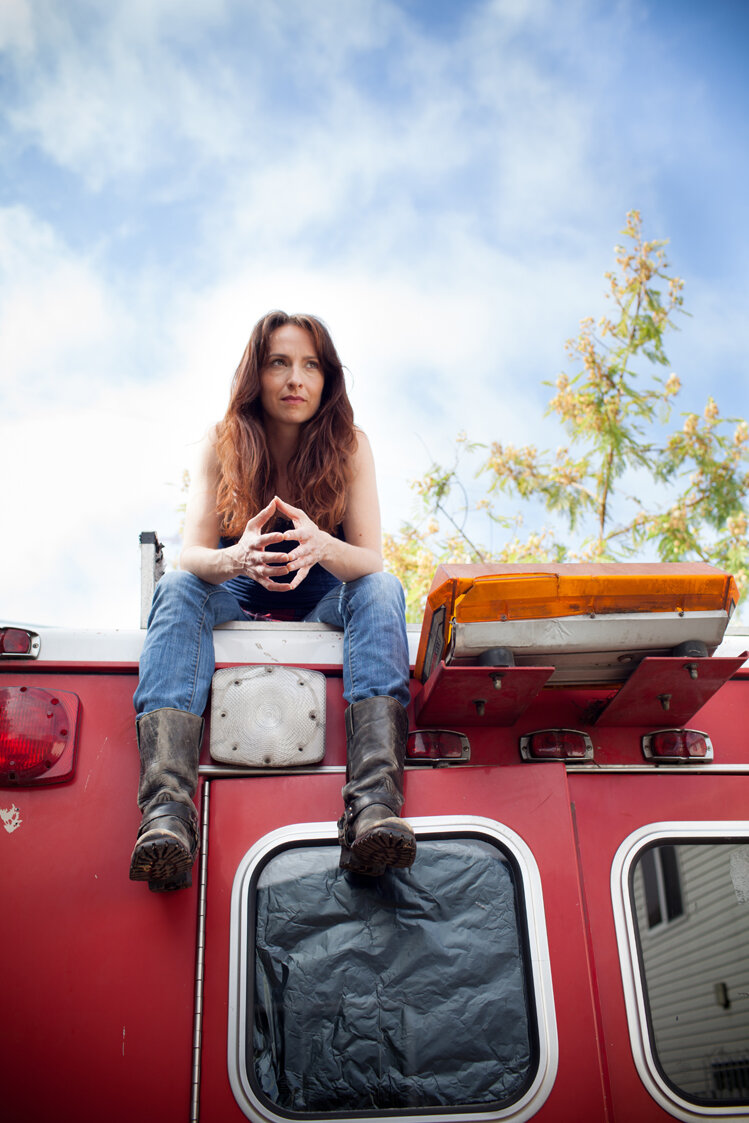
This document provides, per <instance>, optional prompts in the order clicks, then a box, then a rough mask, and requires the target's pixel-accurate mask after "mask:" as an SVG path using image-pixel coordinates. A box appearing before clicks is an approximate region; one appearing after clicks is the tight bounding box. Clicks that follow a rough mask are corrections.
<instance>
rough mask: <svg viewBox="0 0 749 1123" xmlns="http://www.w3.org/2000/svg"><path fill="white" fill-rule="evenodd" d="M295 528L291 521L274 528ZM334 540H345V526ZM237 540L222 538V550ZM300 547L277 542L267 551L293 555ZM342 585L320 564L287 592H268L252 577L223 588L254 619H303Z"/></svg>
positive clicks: (283, 579) (281, 581)
mask: <svg viewBox="0 0 749 1123" xmlns="http://www.w3.org/2000/svg"><path fill="white" fill-rule="evenodd" d="M292 525H293V524H292V523H290V522H284V523H282V524H279V526H278V527H276V528H274V529H278V530H281V531H285V530H291V528H292ZM335 537H336V538H340V539H341V540H343V527H342V526H339V527H337V529H336V532H335ZM237 541H238V539H236V538H221V539H220V541H219V547H220V549H222V550H225V549H226V547H227V546H233V545H234V544H235V543H236V542H237ZM298 545H299V543H298V542H293V541H289V542H276V543H273V544H272V545H270V546H268V548H267V551H266V552H267V553H270V552H271V551H274V552H276V553H279V552H280V553H290V552H291V551H292V550H293V549H295V547H296V546H298ZM293 579H294V574H293V573H292V574H287V573H284V574H281V576H279V577H273V578H271V580H272V581H276V582H278V583H279V584H286V583H287V582H288V581H291V580H293ZM340 584H341V582H340V581H339V580H338V578H337V577H334V576H333V574H332V573H329V572H328V570H327V569H324V568H323V567H322V566H321V565H313V566H312V568H311V569H310V571H309V573H308V574H307V576H306V577H305V578H304V580H303V581H302V582H301V584H300V585H298V586H297V587H296V589H291V590H290V591H288V592H285V593H284V592H279V593H274V592H273V591H272V590H271V589H266V588H265V586H264V585H259V584H258V582H257V581H253V579H252V578H251V577H243V576H240V577H232V578H231V580H229V581H225V582H224V588H225V589H228V591H229V592H230V593H232V594H233V595H234V596H235V597H236V598H237V600H238V601H239V603H240V605H241V606H242V608H243V609H244V610H245V612H247V613H249V614H250V615H252V616H260V617H270V618H271V619H273V620H303V619H304V617H305V616H306V615H307V613H309V612H311V611H312V609H313V608H314V607H315V605H316V604H317V603H318V602H319V601H321V600H322V598H323V597H324V596H325V594H326V593H329V592H330V590H331V589H335V587H336V586H337V585H340Z"/></svg>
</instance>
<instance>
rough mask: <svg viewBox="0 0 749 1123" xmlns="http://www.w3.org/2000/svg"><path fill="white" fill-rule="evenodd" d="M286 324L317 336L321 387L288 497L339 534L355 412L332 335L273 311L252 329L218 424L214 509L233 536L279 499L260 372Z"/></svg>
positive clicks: (291, 470) (307, 320)
mask: <svg viewBox="0 0 749 1123" xmlns="http://www.w3.org/2000/svg"><path fill="white" fill-rule="evenodd" d="M286 324H293V325H295V326H296V327H298V328H302V330H303V331H306V332H309V334H310V335H311V336H312V339H313V340H314V343H315V351H316V352H317V357H318V359H319V360H320V364H321V366H322V372H323V376H324V383H323V391H322V398H321V401H320V407H319V409H318V410H317V413H316V414H315V415H314V417H311V418H310V420H309V421H307V422H305V424H304V425H303V426H302V427H301V431H300V435H299V447H298V449H297V451H296V452H295V454H294V456H293V457H292V459H291V461H290V462H289V465H288V469H287V474H288V480H289V487H290V491H291V494H290V495H288V496H283V498H284V499H286V501H287V502H289V503H291V504H293V505H294V506H295V507H301V508H302V510H303V511H305V512H306V513H307V514H308V515H309V517H310V518H311V519H312V520H313V521H314V522H315V523H317V525H318V526H319V527H320V528H321V529H322V530H327V531H328V532H331V531H334V530H335V528H336V527H337V526H338V524H339V523H340V522H341V519H342V518H343V514H344V512H345V509H346V487H347V482H348V473H347V466H348V459H349V456H350V454H351V451H352V449H353V447H354V444H355V440H356V437H355V431H354V412H353V410H352V408H351V403H350V401H349V399H348V394H347V393H346V383H345V380H344V376H343V367H342V366H341V360H340V359H339V358H338V353H337V351H336V349H335V346H334V345H333V340H332V339H331V338H330V332H329V331H328V329H327V328H326V326H325V324H323V323H322V321H321V320H318V319H317V317H315V316H308V315H293V316H289V315H288V314H287V313H286V312H278V311H276V312H268V314H267V315H265V316H263V317H262V319H260V320H258V322H257V323H256V324H255V327H254V328H253V329H252V335H251V336H250V340H249V343H248V344H247V346H246V348H245V351H244V355H243V356H242V361H241V362H240V364H239V366H238V367H237V369H236V372H235V374H234V378H233V380H232V384H231V394H230V397H229V406H228V409H227V411H226V415H225V416H224V419H223V421H221V422H220V423H219V426H218V438H217V443H216V448H217V452H218V458H219V464H220V468H221V476H220V480H219V485H218V495H217V504H216V505H217V510H218V513H219V516H220V517H221V524H222V533H223V534H225V535H227V536H228V537H239V535H241V534H242V532H243V530H244V528H245V526H246V524H247V522H248V520H249V519H251V518H252V517H253V516H254V515H256V514H257V512H258V511H260V510H262V508H263V507H265V506H267V504H268V503H270V501H271V499H272V498H273V496H274V494H275V490H276V488H275V483H276V481H275V470H274V467H273V462H272V460H271V457H270V452H269V450H268V441H267V437H266V432H265V425H264V419H263V407H262V405H261V402H260V373H261V371H262V369H263V367H264V366H265V363H266V360H267V357H268V349H269V346H270V337H271V334H272V333H273V332H274V331H275V330H276V328H281V327H284V326H285V325H286Z"/></svg>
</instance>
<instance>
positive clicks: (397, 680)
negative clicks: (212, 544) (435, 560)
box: [133, 570, 410, 715]
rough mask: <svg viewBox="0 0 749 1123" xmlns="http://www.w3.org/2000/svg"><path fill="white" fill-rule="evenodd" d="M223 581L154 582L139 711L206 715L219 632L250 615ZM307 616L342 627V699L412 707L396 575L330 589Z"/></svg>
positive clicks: (171, 576)
mask: <svg viewBox="0 0 749 1123" xmlns="http://www.w3.org/2000/svg"><path fill="white" fill-rule="evenodd" d="M246 619H247V614H246V613H245V612H244V611H243V610H242V607H241V605H240V603H239V601H238V600H237V598H236V597H235V596H234V595H233V594H232V593H230V592H228V591H227V590H226V589H225V588H224V587H223V585H210V584H208V582H207V581H201V579H200V578H199V577H195V576H194V575H193V574H192V573H187V572H185V571H183V570H172V571H170V572H168V573H165V574H164V576H163V577H162V578H161V580H160V581H159V583H158V585H157V586H156V591H155V593H154V596H153V604H152V606H151V615H150V616H149V619H148V633H147V635H146V639H145V643H144V644H143V652H142V655H141V660H140V681H139V683H138V688H137V690H136V691H135V697H134V699H133V701H134V703H135V711H136V713H137V714H138V715H140V714H146V713H150V712H151V711H152V710H159V709H162V708H163V707H170V708H172V709H175V710H187V711H189V712H190V713H193V714H198V715H200V714H202V713H203V710H204V709H205V706H206V703H207V701H208V692H209V690H210V687H211V678H212V677H213V672H214V669H215V658H214V652H213V629H214V627H215V625H216V624H224V623H226V622H227V621H228V620H246ZM305 619H306V620H307V621H309V622H314V623H321V624H333V625H334V626H335V627H337V628H343V696H344V698H345V699H346V701H347V702H360V701H362V699H364V698H374V697H379V696H380V695H387V696H389V697H391V698H395V699H397V701H399V702H400V703H401V704H402V705H403V706H406V705H408V701H409V697H410V693H409V689H408V679H409V666H408V641H407V638H406V616H405V599H404V596H403V589H402V587H401V584H400V581H399V580H398V578H397V577H393V575H392V574H390V573H371V574H369V575H368V576H366V577H360V578H359V579H358V580H357V581H346V582H345V583H343V584H341V585H337V586H336V587H335V588H334V589H331V591H330V592H329V593H326V594H325V596H324V597H323V598H322V600H320V601H319V602H318V603H317V605H316V606H315V608H314V609H313V610H312V612H310V613H308V615H307V616H306V617H305Z"/></svg>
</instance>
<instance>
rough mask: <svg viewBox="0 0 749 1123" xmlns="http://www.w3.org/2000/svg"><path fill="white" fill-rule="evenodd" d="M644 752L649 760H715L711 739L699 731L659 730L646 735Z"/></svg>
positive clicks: (643, 743)
mask: <svg viewBox="0 0 749 1123" xmlns="http://www.w3.org/2000/svg"><path fill="white" fill-rule="evenodd" d="M642 752H643V755H644V756H645V757H647V759H648V760H671V761H690V760H694V761H697V762H699V761H705V760H712V759H713V746H712V742H711V741H710V738H709V737H708V735H707V733H700V732H699V730H697V729H657V730H656V731H655V732H654V733H646V734H645V736H644V737H643V739H642Z"/></svg>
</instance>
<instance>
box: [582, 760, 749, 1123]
mask: <svg viewBox="0 0 749 1123" xmlns="http://www.w3.org/2000/svg"><path fill="white" fill-rule="evenodd" d="M687 773H688V770H686V772H685V774H684V775H674V774H673V773H662V772H661V773H657V774H656V773H653V774H648V775H642V774H639V775H627V774H618V775H615V776H607V777H606V781H605V783H603V784H602V783H601V781H600V778H599V777H597V776H594V775H591V776H584V775H579V774H577V775H573V776H570V777H569V787H570V795H571V797H572V800H573V803H574V807H575V818H576V824H577V833H578V841H579V849H580V860H581V866H582V868H583V869H584V871H585V905H586V910H587V913H588V916H589V921H590V940H591V947H592V949H593V956H594V963H595V972H596V980H597V992H598V1003H599V1009H600V1017H601V1024H602V1028H603V1033H604V1039H605V1041H606V1052H607V1065H608V1071H609V1079H610V1082H611V1094H612V1099H613V1103H614V1105H615V1106H616V1110H615V1111H614V1116H613V1118H614V1119H615V1120H621V1121H622V1123H628V1120H630V1119H636V1120H638V1123H661V1121H663V1120H664V1119H668V1118H671V1116H670V1115H669V1114H668V1113H667V1112H665V1111H664V1110H663V1109H662V1108H661V1107H659V1106H658V1105H657V1104H656V1102H655V1100H654V1099H652V1098H651V1096H650V1095H649V1093H648V1092H647V1091H646V1089H645V1087H644V1085H643V1083H642V1081H641V1080H640V1077H639V1075H638V1073H637V1070H636V1068H635V1064H634V1060H633V1057H632V1050H631V1047H630V1040H629V1030H628V1027H627V1018H626V1011H625V1006H624V995H623V990H622V980H621V973H620V966H619V955H618V950H617V943H616V933H615V929H614V920H613V914H612V906H611V889H610V879H611V866H612V862H613V859H614V855H615V854H616V851H617V849H618V848H619V846H620V844H621V843H622V842H623V841H624V839H625V838H627V837H628V836H629V835H631V834H632V833H633V832H634V831H635V830H637V829H638V827H641V826H644V825H645V824H648V823H658V822H662V821H664V820H670V821H678V822H685V823H689V822H701V821H702V822H704V821H708V820H715V821H731V820H739V821H740V820H742V819H744V818H745V817H746V808H747V806H749V776H747V775H742V776H736V775H734V776H730V777H728V776H719V775H713V776H709V775H705V774H704V773H700V774H692V775H689V774H687ZM628 1112H629V1114H628ZM733 1117H734V1118H736V1116H733ZM739 1118H743V1119H745V1118H746V1114H742V1115H740V1116H739Z"/></svg>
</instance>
